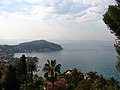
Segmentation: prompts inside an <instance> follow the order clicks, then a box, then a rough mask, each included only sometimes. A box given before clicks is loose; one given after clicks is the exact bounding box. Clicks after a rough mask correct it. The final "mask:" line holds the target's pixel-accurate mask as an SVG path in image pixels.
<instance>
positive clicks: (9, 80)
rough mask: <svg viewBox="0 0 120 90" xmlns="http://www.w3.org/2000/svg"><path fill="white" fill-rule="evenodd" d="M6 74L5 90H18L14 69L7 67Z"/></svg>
mask: <svg viewBox="0 0 120 90" xmlns="http://www.w3.org/2000/svg"><path fill="white" fill-rule="evenodd" d="M7 69H8V70H7V73H6V82H5V87H4V88H5V90H19V88H20V85H19V81H18V79H17V76H16V69H15V67H13V66H11V65H9V66H8V68H7Z"/></svg>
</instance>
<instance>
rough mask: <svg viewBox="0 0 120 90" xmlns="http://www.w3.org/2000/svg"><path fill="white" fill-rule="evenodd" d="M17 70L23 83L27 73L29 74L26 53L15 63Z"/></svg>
mask: <svg viewBox="0 0 120 90" xmlns="http://www.w3.org/2000/svg"><path fill="white" fill-rule="evenodd" d="M15 67H16V71H17V75H18V78H19V80H20V81H21V83H24V82H25V81H26V75H27V64H26V57H25V55H22V57H20V59H18V61H17V62H16V63H15Z"/></svg>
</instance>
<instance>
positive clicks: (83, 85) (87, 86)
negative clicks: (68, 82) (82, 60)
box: [75, 80, 92, 90]
mask: <svg viewBox="0 0 120 90" xmlns="http://www.w3.org/2000/svg"><path fill="white" fill-rule="evenodd" d="M91 87H92V85H91V83H90V81H88V80H82V81H80V82H79V83H78V86H77V87H76V88H75V90H91Z"/></svg>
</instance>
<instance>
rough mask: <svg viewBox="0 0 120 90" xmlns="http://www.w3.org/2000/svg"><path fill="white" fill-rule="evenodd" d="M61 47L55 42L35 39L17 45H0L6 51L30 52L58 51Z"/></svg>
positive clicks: (0, 48)
mask: <svg viewBox="0 0 120 90" xmlns="http://www.w3.org/2000/svg"><path fill="white" fill-rule="evenodd" d="M62 49H63V48H62V47H61V46H60V45H58V44H55V43H52V42H48V41H46V40H35V41H31V42H25V43H20V44H18V45H0V50H1V51H3V52H6V53H8V54H9V53H11V54H14V53H30V52H46V51H60V50H62Z"/></svg>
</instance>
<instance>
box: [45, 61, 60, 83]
mask: <svg viewBox="0 0 120 90" xmlns="http://www.w3.org/2000/svg"><path fill="white" fill-rule="evenodd" d="M60 69H61V64H57V63H56V60H51V61H50V60H47V63H46V64H45V65H44V68H43V71H44V72H45V75H44V77H45V78H46V79H47V80H49V81H51V82H53V81H54V80H55V79H56V78H57V76H58V75H60V73H61V72H60Z"/></svg>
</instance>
